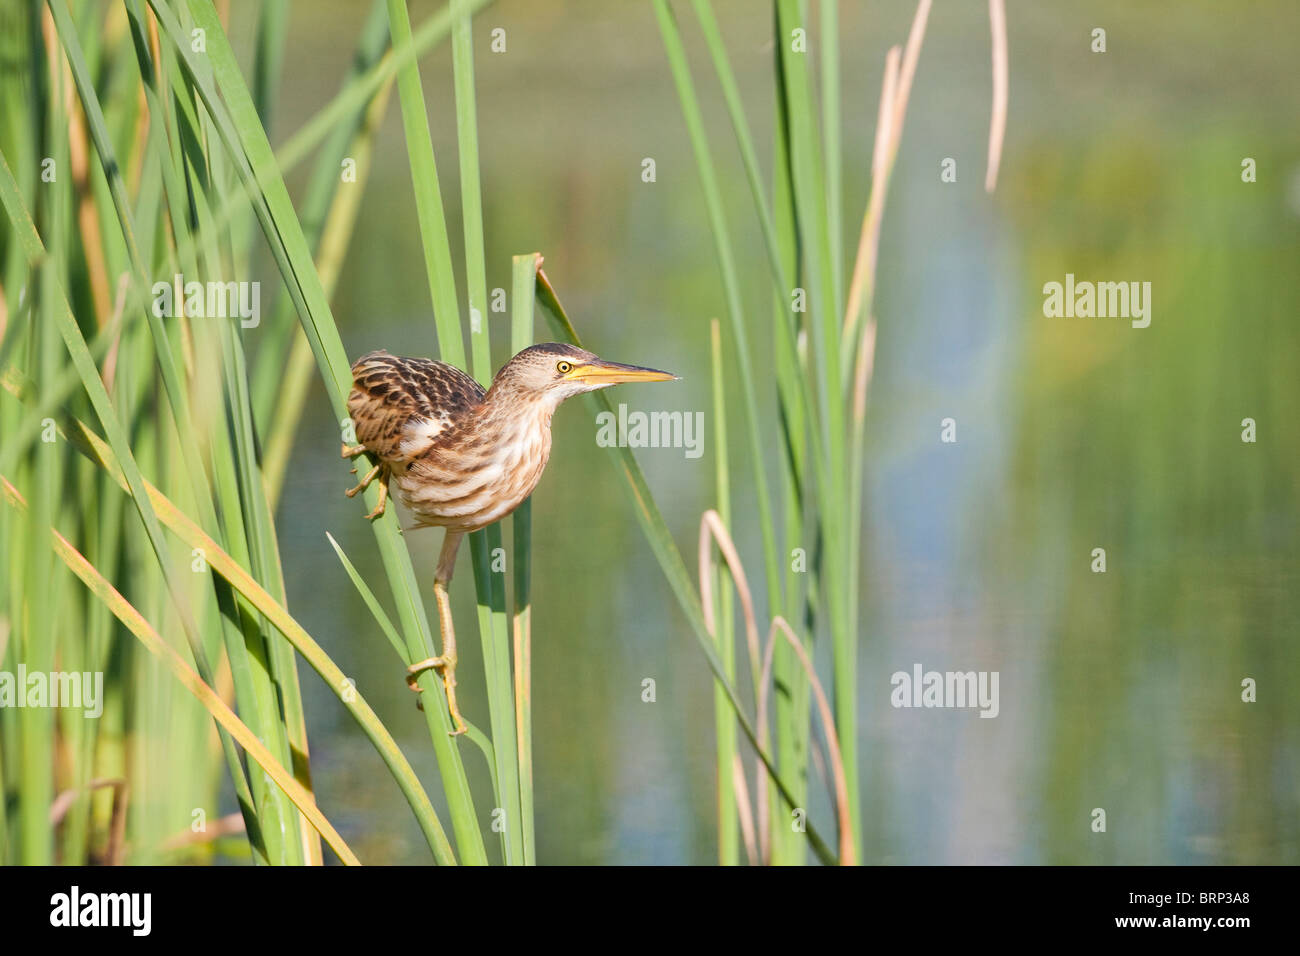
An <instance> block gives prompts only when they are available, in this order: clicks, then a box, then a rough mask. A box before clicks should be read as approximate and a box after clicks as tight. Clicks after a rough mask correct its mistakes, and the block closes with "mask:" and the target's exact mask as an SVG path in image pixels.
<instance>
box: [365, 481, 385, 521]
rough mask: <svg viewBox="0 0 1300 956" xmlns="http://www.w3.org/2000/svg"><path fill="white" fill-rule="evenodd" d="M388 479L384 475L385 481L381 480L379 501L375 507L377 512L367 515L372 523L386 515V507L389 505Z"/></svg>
mask: <svg viewBox="0 0 1300 956" xmlns="http://www.w3.org/2000/svg"><path fill="white" fill-rule="evenodd" d="M387 478H388V476H387V475H384V479H385V480H381V481H380V482H379V501H378V503H377V504H376V505H375V510H374V511H372V512H370V514H368V515H366V517H367V518H369V519H371V520H372V521H373V520H374V519H375V518H378V517H379V516H380V515H381V514H383V513H384V507H385V505H387V503H388V481H387V480H386V479H387Z"/></svg>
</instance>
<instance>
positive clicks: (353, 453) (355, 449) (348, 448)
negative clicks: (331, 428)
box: [339, 442, 366, 458]
mask: <svg viewBox="0 0 1300 956" xmlns="http://www.w3.org/2000/svg"><path fill="white" fill-rule="evenodd" d="M342 448H343V453H342V454H341V455H340V456H339V457H340V458H356V457H357V455H359V454H361V453H362V452H363V451H365V450H366V446H365V445H349V444H348V443H347V442H344V443H343V446H342Z"/></svg>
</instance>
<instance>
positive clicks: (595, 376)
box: [343, 342, 676, 733]
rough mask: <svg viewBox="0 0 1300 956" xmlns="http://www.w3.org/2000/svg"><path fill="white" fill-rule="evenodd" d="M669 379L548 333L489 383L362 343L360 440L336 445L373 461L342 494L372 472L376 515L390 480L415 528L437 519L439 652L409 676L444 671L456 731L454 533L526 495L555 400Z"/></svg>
mask: <svg viewBox="0 0 1300 956" xmlns="http://www.w3.org/2000/svg"><path fill="white" fill-rule="evenodd" d="M675 377H676V376H673V375H671V374H669V373H667V372H660V371H658V370H656V369H649V368H642V367H640V366H636V365H620V364H618V363H617V362H607V361H605V360H604V359H601V358H598V357H597V356H595V355H593V354H592V353H590V352H587V351H585V350H583V349H580V348H576V347H575V346H572V345H563V344H560V343H555V342H551V343H547V344H544V345H534V346H531V347H529V348H526V349H524V350H523V351H522V352H520V353H519V354H518V355H516V356H515V357H514V358H512V359H511V360H510V361H509V362H507V363H506V364H505V365H504V366H502V368H501V370H500V371H499V372H497V374H496V377H495V378H494V379H493V380H492V387H491V388H489V389H488V390H487V391H484V390H483V388H482V386H480V385H479V384H478V382H476V381H474V379H472V378H470V377H469V376H468V375H466V374H465V373H464V372H462V371H461V370H460V369H457V368H454V367H453V366H451V365H447V364H446V363H444V362H435V361H432V360H430V359H418V358H399V357H398V356H395V355H390V354H389V353H388V352H370V353H369V354H367V355H363V356H362V357H361V358H359V359H357V361H356V363H355V364H354V365H353V366H352V378H353V384H352V392H351V394H350V395H349V396H348V412H349V414H350V415H351V416H352V421H353V426H354V428H355V430H356V436H357V441H359V442H360V443H361V444H360V445H359V446H356V447H348V446H344V449H343V454H344V456H345V457H352V456H353V455H356V454H359V453H360V452H362V451H368V452H370V453H371V454H372V455H373V456H374V457H376V458H377V459H378V460H379V464H377V465H376V466H375V467H374V468H373V469H371V471H370V472H369V473H368V474H367V475H366V476H365V477H364V478H363V479H362V480H361V483H360V484H358V485H357V486H356V487H355V488H353V489H352V490H351V491H349V492H348V494H349V495H355V494H357V493H358V492H360V491H362V490H364V489H365V488H366V487H367V486H368V485H369V484H370V482H371V481H372V480H374V479H375V478H376V477H377V478H379V480H380V482H381V484H380V494H379V504H378V505H377V506H376V508H375V510H374V511H372V512H371V513H370V515H369V517H377V516H378V515H380V514H382V513H383V511H384V501H385V490H386V487H387V485H386V483H387V482H388V481H389V480H390V479H391V481H392V483H393V486H394V488H395V489H396V493H397V495H398V497H399V498H400V499H401V500H402V503H403V504H404V505H405V506H406V507H407V508H409V509H410V511H411V512H412V514H414V515H415V519H416V525H415V526H416V527H426V526H431V525H435V526H441V527H445V528H446V529H447V537H446V540H445V541H444V542H443V548H442V554H441V556H440V557H439V559H438V570H437V573H436V574H435V575H434V594H435V597H436V598H437V600H438V617H439V623H440V627H441V630H442V637H443V654H442V655H441V656H440V657H436V658H429V659H428V660H427V661H421V662H420V663H418V664H413V665H411V667H410V668H409V669H408V676H407V680H408V683H410V684H411V686H412V688H415V689H419V688H418V687H417V686H416V683H415V681H416V679H417V678H418V676H419V675H420V674H421V673H423V672H424V671H426V670H430V669H434V670H437V671H438V672H439V673H440V674H441V675H442V678H443V686H444V688H445V689H446V692H447V702H448V708H449V710H450V712H451V715H452V717H453V718H454V720H455V729H454V730H453V731H452V732H453V733H461V732H463V731H464V724H463V723H462V721H461V719H460V714H459V711H458V710H457V707H456V696H455V686H456V681H455V676H454V674H455V666H456V649H455V647H456V645H455V634H454V630H453V629H452V621H451V609H450V604H449V602H448V600H447V587H446V586H447V583H448V582H449V581H450V580H451V574H452V569H453V568H454V566H455V561H456V550H457V547H458V545H459V544H460V539H461V537H462V536H463V535H464V534H465V533H467V532H470V531H477V530H478V529H479V528H484V527H486V526H487V525H489V524H492V523H493V522H494V521H499V520H500V519H502V518H504V517H505V516H506V515H508V514H510V512H512V511H514V510H515V509H516V508H517V507H519V505H520V504H522V503H523V501H524V499H526V498H527V497H528V496H529V495H530V494H532V492H533V489H534V488H535V487H536V486H537V482H538V481H539V480H540V479H541V477H542V471H543V470H544V469H545V468H546V463H547V461H548V460H549V459H550V457H551V416H552V415H553V414H554V412H555V409H556V407H557V406H558V405H559V404H560V402H562V401H564V400H565V399H566V398H569V397H570V396H573V395H578V394H580V393H582V392H589V391H592V390H594V389H598V388H606V387H608V386H610V385H616V384H618V383H619V382H637V381H643V382H656V381H666V380H668V379H672V378H675Z"/></svg>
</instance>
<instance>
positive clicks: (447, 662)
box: [406, 531, 465, 737]
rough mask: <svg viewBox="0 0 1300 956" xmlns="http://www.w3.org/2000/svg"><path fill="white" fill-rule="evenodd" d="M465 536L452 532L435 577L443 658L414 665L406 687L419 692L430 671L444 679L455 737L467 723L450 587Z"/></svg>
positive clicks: (439, 657) (409, 670)
mask: <svg viewBox="0 0 1300 956" xmlns="http://www.w3.org/2000/svg"><path fill="white" fill-rule="evenodd" d="M464 536H465V535H464V534H463V533H461V532H459V531H448V532H447V537H445V538H444V539H443V541H442V553H441V554H440V555H438V570H437V571H436V572H435V573H434V575H433V596H434V599H435V600H436V601H437V602H438V629H439V630H441V631H442V654H441V655H440V656H438V657H430V658H428V659H426V660H423V661H420V662H419V663H417V664H412V665H411V666H410V667H408V668H407V669H406V683H407V686H408V687H410V688H411V690H414V691H417V692H418V691H419V690H420V686H419V685H418V684H417V683H416V680H417V679H418V678H419V676H420V675H421V674H423V673H424V672H425V671H427V670H433V671H436V672H437V673H438V676H439V677H441V678H442V687H443V690H445V691H446V693H447V711H448V712H449V713H450V714H451V719H452V723H453V724H454V725H455V727H454V729H452V730H451V731H450V733H451V735H452V736H453V737H455V736H457V735H458V734H463V733H464V732H465V721H463V720H462V719H461V716H460V708H459V707H457V706H456V628H455V625H454V624H453V623H452V619H451V597H450V596H449V595H448V593H447V585H448V584H450V583H451V575H452V572H453V571H455V569H456V550H457V549H458V548H459V547H460V539H461V538H463V537H464Z"/></svg>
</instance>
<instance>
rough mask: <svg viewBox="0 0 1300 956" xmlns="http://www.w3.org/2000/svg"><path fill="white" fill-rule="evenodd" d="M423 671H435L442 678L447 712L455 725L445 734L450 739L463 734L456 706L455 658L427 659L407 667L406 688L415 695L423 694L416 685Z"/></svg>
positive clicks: (422, 690) (458, 710) (462, 725)
mask: <svg viewBox="0 0 1300 956" xmlns="http://www.w3.org/2000/svg"><path fill="white" fill-rule="evenodd" d="M425 671H435V672H436V673H437V674H438V676H439V677H441V678H442V688H443V690H444V691H445V692H446V694H447V712H448V713H449V714H450V715H451V720H452V723H453V724H454V725H455V726H454V727H453V729H451V730H449V731H447V734H448V736H451V737H459V736H460V735H461V734H463V733H465V721H464V720H462V719H461V716H460V708H459V707H457V706H456V661H455V658H447V657H429V658H426V659H425V660H422V661H420V662H418V663H416V664H412V665H411V666H410V667H408V668H407V669H406V686H407V687H409V688H411V690H413V691H415V692H416V693H417V694H420V693H423V692H424V688H422V687H421V686H420V685H419V684H417V683H416V681H418V680H419V678H420V675H421V674H423V673H424V672H425ZM421 709H423V707H422V708H421Z"/></svg>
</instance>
